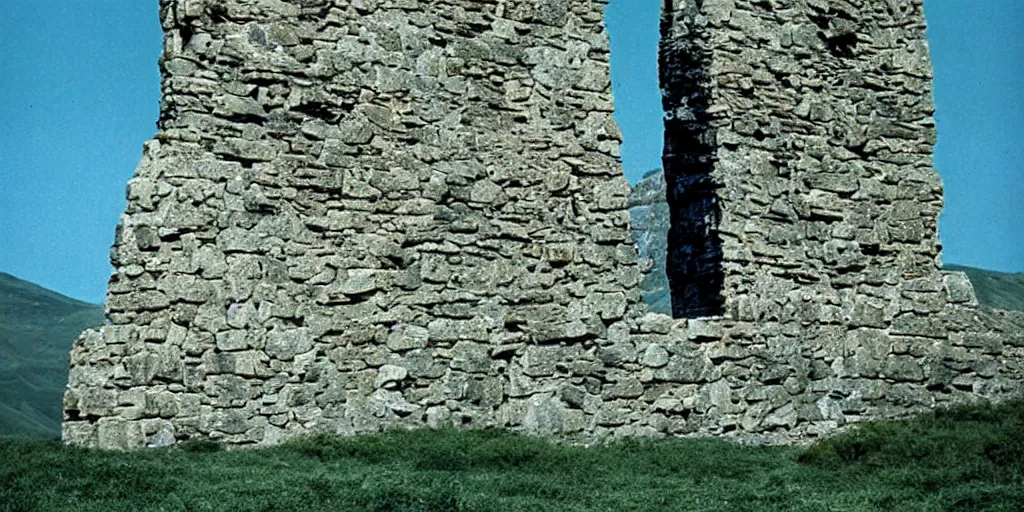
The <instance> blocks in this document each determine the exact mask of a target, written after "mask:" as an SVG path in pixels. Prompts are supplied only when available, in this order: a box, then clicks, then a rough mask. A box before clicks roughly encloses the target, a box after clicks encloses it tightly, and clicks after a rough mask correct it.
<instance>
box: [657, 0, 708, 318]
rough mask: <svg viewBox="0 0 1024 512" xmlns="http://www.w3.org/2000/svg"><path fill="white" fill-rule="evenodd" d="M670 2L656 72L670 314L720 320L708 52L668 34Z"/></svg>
mask: <svg viewBox="0 0 1024 512" xmlns="http://www.w3.org/2000/svg"><path fill="white" fill-rule="evenodd" d="M672 2H673V0H665V4H666V5H665V8H664V9H663V10H662V13H663V14H662V16H663V17H662V20H661V35H662V38H661V48H660V53H659V62H658V64H659V66H658V67H659V73H660V75H661V76H660V80H661V90H662V104H663V107H664V109H665V149H664V154H663V156H662V161H663V165H664V169H665V182H666V185H667V189H666V195H667V197H666V198H667V200H668V205H669V217H670V226H671V227H670V228H669V234H668V255H667V261H666V273H667V275H668V282H669V290H670V293H671V297H672V316H674V317H676V318H695V317H702V316H714V315H720V314H722V309H723V303H724V300H723V297H722V286H723V281H724V274H723V270H722V241H721V239H720V238H719V236H718V232H717V229H718V224H719V221H720V219H721V206H720V205H719V204H718V201H717V197H716V194H715V191H716V189H717V188H719V186H720V185H718V184H716V183H715V181H714V179H713V175H712V173H713V171H714V165H715V147H716V142H717V141H716V140H715V131H714V128H713V127H712V126H711V119H710V115H709V114H708V112H707V110H708V95H709V91H708V90H707V88H708V87H709V84H710V83H711V81H710V79H709V78H708V69H707V66H708V60H709V59H708V57H707V51H706V50H705V49H704V48H703V47H702V45H701V38H700V37H697V36H693V37H687V38H678V37H669V36H668V35H669V34H670V33H671V32H672V31H673V29H674V27H675V20H674V15H673V13H674V12H675V10H674V9H673V8H672Z"/></svg>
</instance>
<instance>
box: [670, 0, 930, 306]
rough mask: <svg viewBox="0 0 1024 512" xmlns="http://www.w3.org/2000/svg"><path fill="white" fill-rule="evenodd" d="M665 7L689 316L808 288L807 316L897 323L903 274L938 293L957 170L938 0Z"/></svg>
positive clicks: (676, 225)
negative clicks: (936, 156)
mask: <svg viewBox="0 0 1024 512" xmlns="http://www.w3.org/2000/svg"><path fill="white" fill-rule="evenodd" d="M666 6H667V10H666V13H665V17H664V20H663V26H662V31H663V38H662V43H661V44H662V47H661V73H662V87H663V90H664V91H665V96H664V103H665V109H666V114H667V115H666V118H667V121H666V130H665V170H666V178H667V180H668V182H669V203H670V205H671V207H672V212H673V217H672V224H673V232H672V234H671V235H670V236H669V243H670V244H673V245H672V247H671V248H670V254H671V256H670V260H671V261H672V262H673V264H672V265H670V269H671V270H672V275H670V279H671V280H672V281H673V303H674V305H675V311H676V313H677V315H682V316H690V315H691V314H693V313H696V314H716V313H717V314H723V313H726V312H728V313H729V315H730V316H733V317H737V318H750V319H762V318H765V317H768V318H779V316H780V315H782V314H785V313H784V312H783V311H781V309H785V308H786V307H787V306H789V305H790V304H794V306H792V307H795V308H797V309H799V308H801V307H802V306H799V304H800V303H808V304H814V306H813V307H811V308H809V309H807V310H806V311H804V312H801V313H798V312H797V311H794V313H798V314H803V315H806V316H807V317H808V318H809V319H816V320H817V319H823V318H827V317H829V316H830V315H831V316H835V317H837V318H838V317H842V316H847V317H848V316H850V314H851V313H852V314H853V315H854V316H857V317H865V316H871V317H872V318H873V319H874V320H873V321H874V322H875V323H880V324H881V323H885V322H886V321H888V320H892V318H893V316H895V315H896V314H897V313H898V311H896V309H897V308H895V305H894V304H893V302H894V301H893V300H892V299H893V298H894V297H895V295H893V293H894V292H895V291H896V289H897V288H898V287H905V286H910V287H911V288H917V289H915V290H913V291H914V292H915V293H922V294H926V295H927V292H929V291H931V292H937V291H938V289H937V288H936V286H938V282H939V281H940V279H939V275H938V272H939V248H940V246H939V243H938V238H937V225H938V216H939V212H940V210H941V209H942V185H941V182H940V180H939V177H938V174H937V173H936V172H935V171H934V169H933V167H932V148H933V145H934V143H935V133H936V132H935V122H934V120H933V118H932V114H933V112H934V106H933V104H932V91H931V77H932V75H931V64H930V62H929V57H928V46H927V42H926V40H925V25H924V12H923V10H922V4H921V1H920V0H916V1H911V0H880V1H871V2H846V1H842V0H838V1H832V0H828V1H826V0H820V1H818V0H795V1H748V0H704V1H701V0H670V1H667V2H666ZM926 282H928V283H933V284H931V285H922V284H920V283H926ZM914 283H917V284H914ZM922 287H924V288H925V289H921V288H922ZM882 290H886V292H883V291H882ZM930 297H932V298H931V299H928V298H925V297H924V296H922V297H918V296H916V295H915V296H914V297H913V298H915V299H922V300H920V301H917V302H923V303H929V304H931V306H923V305H920V304H919V306H918V308H917V309H918V310H919V312H922V313H924V312H932V311H933V310H934V309H935V308H936V307H937V306H936V305H935V304H934V303H935V301H936V300H938V299H937V295H931V296H930ZM764 298H772V299H777V300H775V301H773V302H776V303H777V304H769V303H766V302H765V301H763V300H760V299H764ZM908 299H909V297H908ZM828 305H832V306H835V307H831V308H830V307H826V306H828ZM844 306H845V307H847V308H848V309H849V308H850V307H852V308H853V309H856V311H855V312H854V311H852V310H851V311H848V312H847V313H846V314H844V313H843V312H842V310H843V308H844ZM887 308H888V311H886V309H887ZM921 308H924V309H923V310H922V309H921ZM691 312H693V313H691Z"/></svg>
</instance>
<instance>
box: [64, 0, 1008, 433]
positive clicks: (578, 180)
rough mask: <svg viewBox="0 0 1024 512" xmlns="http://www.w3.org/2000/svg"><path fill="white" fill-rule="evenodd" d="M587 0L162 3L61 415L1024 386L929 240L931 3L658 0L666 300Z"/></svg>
mask: <svg viewBox="0 0 1024 512" xmlns="http://www.w3.org/2000/svg"><path fill="white" fill-rule="evenodd" d="M604 3H605V2H603V1H602V0H486V1H485V0H259V1H254V0H161V2H160V16H161V20H162V23H163V28H164V31H165V33H166V37H165V48H164V55H163V57H162V59H161V70H162V73H163V84H162V88H163V100H162V103H161V115H160V121H159V133H158V134H157V137H156V139H155V140H153V141H150V142H149V143H147V144H146V146H145V150H144V155H143V160H142V163H141V164H140V165H139V167H138V170H137V171H136V175H135V177H133V178H132V179H131V181H130V182H129V185H128V208H127V211H126V212H125V214H124V215H123V216H122V219H121V223H120V226H119V227H118V231H117V233H118V234H117V238H116V241H115V245H114V247H113V249H112V251H111V260H112V262H113V264H114V266H115V272H114V275H113V276H112V277H111V280H110V287H109V292H108V296H107V300H106V307H107V316H108V320H109V324H108V325H106V326H104V327H103V328H102V329H99V330H97V331H88V332H86V333H84V334H83V335H82V336H81V337H80V338H79V339H78V340H77V341H76V343H75V346H74V348H73V351H72V355H71V372H70V378H69V383H68V389H67V392H66V394H65V397H64V410H65V422H64V429H63V437H64V440H65V441H66V442H68V443H71V444H76V445H84V446H98V447H102V448H113V449H132V448H139V447H143V446H164V445H168V444H172V443H175V442H178V441H181V440H185V439H190V438H207V439H214V440H218V441H222V442H226V443H232V444H272V443H276V442H280V441H281V440H283V439H286V438H289V437H294V436H298V435H306V434H315V433H331V434H343V435H352V434H361V433H372V432H379V431H381V430H384V429H386V428H388V427H390V426H410V427H440V426H464V427H502V428H509V429H513V430H517V431H521V432H525V433H529V434H535V435H554V436H559V437H562V438H567V439H573V440H577V441H583V442H594V441H601V440H604V439H610V438H615V437H621V436H635V435H687V434H729V433H732V434H743V435H751V436H758V437H761V438H766V439H769V440H775V441H791V440H792V439H794V438H806V437H808V436H814V435H820V434H822V433H826V432H829V431H831V430H833V429H835V428H836V427H837V426H839V425H841V424H843V423H846V422H850V421H859V420H861V419H868V418H890V417H898V416H902V415H905V414H908V413H910V412H914V411H919V410H922V409H925V408H927V407H931V406H934V405H935V404H939V403H948V402H954V401H963V400H971V399H977V398H1002V397H1005V396H1010V395H1013V394H1017V393H1019V391H1020V388H1021V386H1020V380H1021V372H1022V370H1021V368H1022V366H1024V365H1022V364H1021V362H1022V361H1024V353H1022V352H1024V335H1022V334H1021V333H1022V332H1024V329H1021V328H1020V326H1021V325H1024V320H1022V318H1021V316H1022V315H1016V316H1014V315H1013V314H1010V313H1005V312H992V311H984V310H980V309H978V308H976V307H975V305H976V304H975V302H974V301H973V294H972V290H971V288H970V284H969V282H967V281H966V278H965V277H964V276H963V275H961V274H949V275H944V274H942V273H941V272H940V271H939V267H938V256H939V245H938V242H937V239H936V229H935V227H936V218H937V215H938V213H939V210H940V208H941V202H942V196H941V187H940V183H939V180H938V178H937V175H936V174H935V172H934V171H933V169H932V163H931V151H932V144H933V143H934V139H935V127H934V123H933V121H932V117H931V114H932V110H933V108H932V103H931V94H930V67H929V63H928V56H927V46H926V44H925V40H924V22H923V19H924V18H923V13H922V6H921V2H920V1H919V0H913V1H911V0H872V1H864V0H861V1H855V0H850V1H844V0H703V1H701V0H665V3H664V8H663V10H664V16H663V22H662V52H661V72H662V86H663V91H664V101H665V107H666V112H667V116H666V131H665V134H666V135H665V139H666V150H665V169H666V181H667V183H668V194H667V196H668V201H669V206H670V210H671V212H672V215H671V216H672V219H671V221H672V226H673V227H672V231H671V233H670V236H669V239H668V246H669V270H670V273H669V278H670V286H671V288H672V290H673V305H674V310H675V315H674V316H676V317H678V319H673V318H671V317H668V316H664V315H657V314H645V311H644V309H643V308H642V306H640V305H639V288H638V283H639V280H640V278H641V277H642V273H641V271H640V269H639V266H638V265H637V263H636V253H635V249H634V247H633V246H632V244H631V243H629V239H628V233H629V215H628V212H627V209H626V207H627V195H628V193H629V187H628V185H627V183H626V181H625V179H624V177H623V175H622V171H621V168H620V165H619V158H618V157H619V153H618V151H619V142H620V138H621V137H620V134H619V132H618V129H617V128H616V125H615V122H614V120H613V119H612V112H613V104H612V98H611V93H610V81H609V72H608V62H609V49H608V41H607V36H606V34H605V30H604V24H603V20H602V18H603V8H604Z"/></svg>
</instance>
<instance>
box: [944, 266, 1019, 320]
mask: <svg viewBox="0 0 1024 512" xmlns="http://www.w3.org/2000/svg"><path fill="white" fill-rule="evenodd" d="M943 268H945V269H946V270H956V271H959V272H964V273H966V274H967V277H968V278H969V279H970V280H971V284H973V285H974V293H975V295H977V296H978V302H980V303H981V304H982V305H985V306H989V307H993V308H997V309H1013V310H1017V311H1024V273H1016V274H1005V273H1003V272H996V271H994V270H982V269H980V268H973V267H965V266H963V265H946V266H944V267H943Z"/></svg>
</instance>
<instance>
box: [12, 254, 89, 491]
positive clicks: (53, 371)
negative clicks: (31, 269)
mask: <svg viewBox="0 0 1024 512" xmlns="http://www.w3.org/2000/svg"><path fill="white" fill-rule="evenodd" d="M102 322H103V308H102V307H101V306H96V305H93V304H87V303H85V302H81V301H77V300H74V299H71V298H68V297H65V296H63V295H61V294H59V293H55V292H52V291H50V290H47V289H45V288H42V287H40V286H36V285H34V284H32V283H29V282H27V281H22V280H20V279H18V278H16V277H14V276H11V275H9V274H4V273H2V272H0V436H13V435H17V436H31V437H57V436H59V435H60V422H61V414H62V413H61V396H62V394H63V392H64V387H65V386H66V385H67V381H68V355H69V354H70V352H71V344H72V343H73V342H74V340H75V338H76V337H78V334H79V333H81V332H82V331H83V330H85V329H87V328H90V327H95V326H97V325H100V324H101V323H102ZM0 502H2V501H0Z"/></svg>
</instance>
